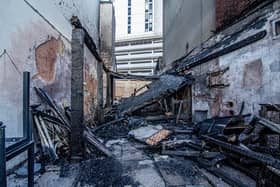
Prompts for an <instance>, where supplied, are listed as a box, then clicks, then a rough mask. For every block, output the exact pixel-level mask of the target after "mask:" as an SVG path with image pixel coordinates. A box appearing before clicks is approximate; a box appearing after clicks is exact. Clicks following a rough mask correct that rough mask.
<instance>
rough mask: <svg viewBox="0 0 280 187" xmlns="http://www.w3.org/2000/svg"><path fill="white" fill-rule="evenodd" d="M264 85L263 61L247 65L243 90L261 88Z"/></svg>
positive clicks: (259, 60)
mask: <svg viewBox="0 0 280 187" xmlns="http://www.w3.org/2000/svg"><path fill="white" fill-rule="evenodd" d="M261 84H262V61H261V59H258V60H255V61H253V62H250V63H248V64H246V65H245V67H244V73H243V88H260V87H261Z"/></svg>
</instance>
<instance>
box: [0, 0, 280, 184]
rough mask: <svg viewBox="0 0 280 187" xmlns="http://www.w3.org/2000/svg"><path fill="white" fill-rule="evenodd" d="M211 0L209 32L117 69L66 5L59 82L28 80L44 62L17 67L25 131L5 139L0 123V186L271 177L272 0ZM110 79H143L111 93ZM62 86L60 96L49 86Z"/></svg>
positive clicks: (54, 45)
mask: <svg viewBox="0 0 280 187" xmlns="http://www.w3.org/2000/svg"><path fill="white" fill-rule="evenodd" d="M219 2H220V6H218V7H217V9H218V10H216V11H219V12H218V13H219V14H218V13H217V16H219V19H217V20H216V30H215V31H213V36H211V37H210V38H209V39H208V40H206V41H204V42H203V43H202V44H201V45H200V47H196V48H194V49H192V50H190V51H188V52H187V53H186V54H185V55H184V56H182V57H181V56H178V58H177V60H175V61H173V62H168V63H166V64H164V62H160V63H161V64H157V68H156V70H157V72H156V74H154V75H152V76H141V75H131V74H120V73H117V72H115V71H114V68H112V62H111V61H110V59H109V60H108V58H107V57H106V55H105V56H104V55H103V52H102V44H98V43H97V42H96V39H94V38H93V37H92V35H91V31H90V30H89V29H88V28H87V27H86V26H85V25H84V24H83V23H82V21H81V20H80V18H79V17H78V16H71V19H69V20H68V21H69V23H70V24H71V26H72V27H71V28H72V30H71V41H70V46H71V47H67V46H64V47H62V48H67V49H68V50H67V51H66V52H64V53H69V54H71V55H70V56H71V59H68V60H69V61H70V62H71V65H70V66H69V67H70V68H68V69H67V72H66V74H67V75H68V76H66V78H67V79H68V81H69V83H67V84H68V85H69V89H68V87H67V88H65V87H64V86H61V85H59V83H57V84H53V85H47V86H46V85H42V84H37V83H34V82H35V81H36V78H37V77H38V76H41V77H43V78H45V79H46V80H51V79H53V77H54V76H55V75H53V74H52V72H53V71H52V70H51V69H52V66H45V68H47V70H46V69H45V68H43V67H42V65H41V66H40V64H37V67H41V69H40V68H37V69H38V75H34V76H33V74H31V73H30V72H27V71H25V72H22V73H20V76H21V77H22V79H21V82H20V85H21V88H20V89H22V95H21V96H19V97H20V100H22V102H20V103H21V105H22V106H23V107H22V118H21V120H22V121H23V123H22V127H23V138H20V139H19V138H16V139H15V138H6V136H5V126H7V125H8V124H6V123H5V121H3V122H0V150H1V151H0V166H1V168H0V170H1V171H0V180H1V181H0V186H1V187H2V186H3V187H5V186H52V185H56V186H104V187H107V186H108V187H109V186H112V187H123V186H126V187H128V186H131V187H134V186H147V187H157V186H158V187H161V186H215V187H216V186H217V187H218V186H244V187H245V186H275V187H276V186H279V185H280V180H279V179H280V86H279V81H280V56H279V54H280V53H279V52H280V42H279V41H280V2H279V1H278V0H265V1H264V0H245V1H243V0H242V1H241V0H240V1H239V0H237V1H228V2H227V1H225V0H223V1H221V0H220V1H219ZM223 3H224V4H223ZM225 4H226V6H225ZM222 5H224V6H222ZM173 29H176V28H173ZM60 40H64V39H60V38H58V39H57V38H50V39H49V40H48V42H47V43H43V44H41V45H39V47H38V48H37V49H36V52H37V53H36V54H37V55H35V58H36V59H37V58H38V59H43V58H44V55H47V56H48V55H52V54H51V53H50V52H45V51H46V45H51V49H52V50H55V51H59V49H58V48H61V47H59V46H61V45H62V44H61V41H60ZM44 45H45V46H44ZM99 45H101V47H100V46H99ZM40 47H41V48H40ZM104 48H106V47H104ZM40 49H41V52H40ZM85 54H87V55H85ZM167 54H168V53H167ZM2 56H6V58H8V59H9V58H10V56H11V55H10V53H9V52H7V51H4V52H3V53H2V54H1V56H0V58H2ZM85 56H92V57H93V59H94V63H95V67H96V70H95V71H94V73H96V74H95V75H94V76H96V79H95V78H92V77H91V75H90V73H89V72H90V71H89V69H91V65H89V64H88V61H90V60H89V59H90V58H85ZM53 58H56V57H49V60H51V59H53ZM11 59H12V58H11ZM37 62H38V63H40V60H38V61H36V63H37ZM50 64H51V62H50ZM43 66H44V65H43ZM15 67H17V66H15ZM48 68H49V69H48ZM65 71H66V70H65ZM59 78H61V77H59ZM59 78H58V79H59ZM55 79H56V78H55ZM61 79H62V78H61ZM118 79H125V80H144V81H149V82H151V83H150V84H147V85H145V86H144V87H142V88H139V89H138V90H135V92H134V93H133V94H132V95H131V96H130V97H128V98H123V99H121V100H119V101H116V100H115V98H114V92H115V85H114V84H115V80H118ZM63 80H64V79H63ZM46 82H47V81H46ZM6 84H7V83H6ZM8 84H9V83H8ZM143 88H145V90H144V91H143ZM63 89H67V90H65V92H67V93H68V94H70V95H69V101H70V102H69V103H68V105H63V102H62V101H59V100H62V99H61V98H62V97H58V96H57V95H56V93H55V92H56V91H58V90H63ZM10 94H11V95H12V93H10ZM34 98H36V99H34ZM0 120H1V119H0ZM22 153H26V158H25V159H24V160H23V161H22V162H20V164H17V165H16V166H14V167H12V169H7V163H8V161H10V160H12V159H14V158H16V157H18V156H19V155H21V154H22Z"/></svg>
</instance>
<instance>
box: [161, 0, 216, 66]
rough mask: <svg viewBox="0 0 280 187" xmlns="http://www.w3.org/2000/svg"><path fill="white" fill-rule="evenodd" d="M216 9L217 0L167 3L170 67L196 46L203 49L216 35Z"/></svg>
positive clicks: (165, 28)
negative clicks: (214, 32)
mask: <svg viewBox="0 0 280 187" xmlns="http://www.w3.org/2000/svg"><path fill="white" fill-rule="evenodd" d="M215 10H216V9H215V0H172V1H170V0H163V37H164V54H163V60H164V63H165V64H170V63H171V62H172V61H174V60H176V59H178V58H180V57H181V56H183V55H185V54H186V53H187V51H188V50H189V51H190V50H191V49H192V48H194V47H196V46H198V47H200V44H201V43H202V42H203V41H205V40H207V39H208V38H209V37H210V36H211V35H212V33H211V31H213V30H215ZM187 44H188V46H189V47H188V50H187V49H186V46H187Z"/></svg>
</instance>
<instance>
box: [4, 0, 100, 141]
mask: <svg viewBox="0 0 280 187" xmlns="http://www.w3.org/2000/svg"><path fill="white" fill-rule="evenodd" d="M72 15H78V16H79V18H80V20H81V22H82V23H83V25H84V26H85V27H86V28H87V29H88V30H89V31H90V32H89V33H90V35H91V36H92V38H93V39H94V40H95V42H96V43H97V46H99V45H98V41H99V29H98V28H99V0H83V1H73V0H63V1H62V0H61V1H59V0H53V1H38V0H22V1H18V0H10V1H1V2H0V24H1V26H2V27H1V30H0V41H1V42H0V53H2V51H3V50H4V49H6V50H7V52H8V54H9V56H10V57H11V59H12V60H10V59H9V57H8V56H7V55H3V56H2V57H1V58H0V72H1V74H0V88H1V92H0V121H3V122H4V124H5V125H6V134H7V137H19V136H22V72H23V71H29V72H30V73H31V78H32V81H31V87H34V86H38V87H41V88H43V89H45V90H46V91H47V92H48V93H49V94H50V96H51V97H52V98H54V100H55V101H56V102H57V104H58V105H59V106H61V107H62V106H69V105H70V94H71V91H70V89H71V43H70V41H71V33H72V26H71V24H70V23H69V21H68V20H69V19H70V18H71V16H72ZM12 62H13V63H14V64H15V66H16V68H15V67H14V65H13V63H12ZM95 62H96V61H95V59H94V57H93V56H92V55H91V54H90V53H89V51H87V50H86V52H85V88H86V89H85V90H86V93H85V97H86V99H85V101H86V102H87V103H86V104H85V110H86V112H85V114H86V115H88V114H89V113H88V111H89V110H88V108H91V105H90V104H89V103H90V102H89V100H90V99H89V98H90V97H92V98H94V95H96V88H95V87H96V80H97V77H96V64H95ZM38 102H41V101H40V100H39V98H38V97H37V95H36V94H35V92H34V91H33V89H32V90H31V104H32V103H38Z"/></svg>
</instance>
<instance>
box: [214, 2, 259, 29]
mask: <svg viewBox="0 0 280 187" xmlns="http://www.w3.org/2000/svg"><path fill="white" fill-rule="evenodd" d="M258 1H259V0H216V28H217V29H219V28H223V27H224V26H226V25H227V24H230V23H231V22H233V21H234V20H235V19H237V18H238V17H239V16H240V15H241V14H242V12H243V11H245V10H247V9H248V8H249V7H250V6H251V5H252V4H253V3H256V2H258Z"/></svg>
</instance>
